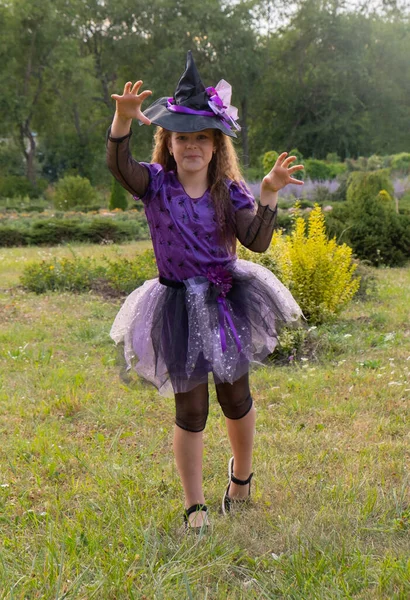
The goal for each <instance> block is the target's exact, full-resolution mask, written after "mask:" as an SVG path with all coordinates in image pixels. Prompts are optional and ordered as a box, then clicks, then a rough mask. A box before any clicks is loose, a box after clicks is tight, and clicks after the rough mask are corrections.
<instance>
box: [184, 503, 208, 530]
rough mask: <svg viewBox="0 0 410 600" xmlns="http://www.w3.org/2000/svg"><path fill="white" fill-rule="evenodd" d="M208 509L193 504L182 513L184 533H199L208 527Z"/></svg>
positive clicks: (202, 505)
mask: <svg viewBox="0 0 410 600" xmlns="http://www.w3.org/2000/svg"><path fill="white" fill-rule="evenodd" d="M207 511H208V508H207V507H206V506H205V504H193V505H192V506H190V507H189V508H186V509H185V511H184V525H185V530H186V531H193V532H195V533H201V532H203V531H204V530H206V529H207V528H208V526H209V521H208V515H207Z"/></svg>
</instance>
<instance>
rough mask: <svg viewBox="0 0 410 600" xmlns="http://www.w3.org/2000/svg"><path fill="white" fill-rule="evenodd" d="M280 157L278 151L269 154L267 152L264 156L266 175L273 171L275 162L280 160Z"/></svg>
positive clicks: (270, 151)
mask: <svg viewBox="0 0 410 600" xmlns="http://www.w3.org/2000/svg"><path fill="white" fill-rule="evenodd" d="M278 156H279V152H276V150H269V152H265V154H264V155H263V156H262V166H263V173H264V175H267V174H268V173H269V171H271V170H272V169H273V167H274V166H275V162H276V161H277V160H278Z"/></svg>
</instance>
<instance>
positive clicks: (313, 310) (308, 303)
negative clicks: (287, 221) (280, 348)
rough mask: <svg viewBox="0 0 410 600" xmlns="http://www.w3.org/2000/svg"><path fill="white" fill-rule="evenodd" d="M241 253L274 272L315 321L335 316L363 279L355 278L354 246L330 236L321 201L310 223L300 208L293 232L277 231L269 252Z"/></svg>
mask: <svg viewBox="0 0 410 600" xmlns="http://www.w3.org/2000/svg"><path fill="white" fill-rule="evenodd" d="M238 256H239V257H240V258H244V259H246V260H251V261H253V262H257V263H259V264H262V265H264V266H266V267H267V268H269V269H270V270H271V271H273V272H274V273H275V275H276V276H277V277H278V278H279V279H280V280H281V281H282V282H283V283H284V284H285V285H286V286H287V287H288V288H289V289H290V291H291V292H292V294H293V296H294V297H295V299H296V301H297V302H298V303H299V305H300V307H301V309H302V311H303V314H304V315H305V317H306V319H307V320H308V321H310V322H312V323H321V322H324V321H326V320H329V319H331V318H333V317H334V316H335V315H337V313H339V312H340V310H341V309H342V308H343V307H344V306H345V305H346V304H347V303H348V302H349V301H350V300H351V299H352V298H353V296H354V294H355V293H356V291H357V290H358V288H359V279H358V278H357V277H354V272H355V270H356V265H355V264H354V263H353V262H352V249H351V248H350V247H349V246H347V245H346V244H342V245H339V244H337V243H336V240H335V239H331V240H329V239H328V238H327V236H326V232H325V217H324V214H323V213H322V210H321V208H320V206H319V205H317V204H316V205H315V207H314V209H313V210H312V212H311V213H310V215H309V219H308V223H307V225H306V222H305V220H304V219H303V217H301V216H300V215H299V214H298V208H297V212H296V217H295V224H294V227H293V231H292V232H291V234H290V235H284V234H283V232H282V231H276V232H275V233H274V235H273V238H272V242H271V244H270V247H269V249H268V250H267V252H266V253H264V254H254V253H253V252H251V251H249V250H247V249H246V248H243V247H240V248H239V251H238Z"/></svg>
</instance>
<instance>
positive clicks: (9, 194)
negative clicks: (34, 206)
mask: <svg viewBox="0 0 410 600" xmlns="http://www.w3.org/2000/svg"><path fill="white" fill-rule="evenodd" d="M46 187H47V181H46V180H45V179H39V180H38V181H37V185H33V184H32V183H31V181H29V180H28V179H27V177H24V176H22V175H2V176H0V198H15V197H18V196H23V197H24V196H29V197H30V198H38V196H39V195H41V194H42V193H43V192H44V190H45V189H46Z"/></svg>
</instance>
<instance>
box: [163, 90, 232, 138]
mask: <svg viewBox="0 0 410 600" xmlns="http://www.w3.org/2000/svg"><path fill="white" fill-rule="evenodd" d="M206 92H207V94H208V96H209V100H208V105H209V108H210V109H211V110H195V109H193V108H188V107H187V106H181V105H180V104H175V99H174V98H168V102H167V109H168V110H170V111H171V112H176V113H185V114H187V115H198V116H201V117H215V116H217V117H219V118H220V119H221V121H222V122H223V124H224V125H225V127H227V128H228V129H232V125H233V127H234V128H235V129H236V130H237V131H240V130H241V128H240V126H239V124H238V123H237V122H236V120H237V118H238V109H237V108H236V107H235V106H231V95H232V86H231V85H230V84H229V83H228V82H227V81H225V80H224V79H221V81H220V82H219V83H218V84H217V86H216V87H215V88H214V87H208V88H206ZM211 111H212V112H211Z"/></svg>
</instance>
